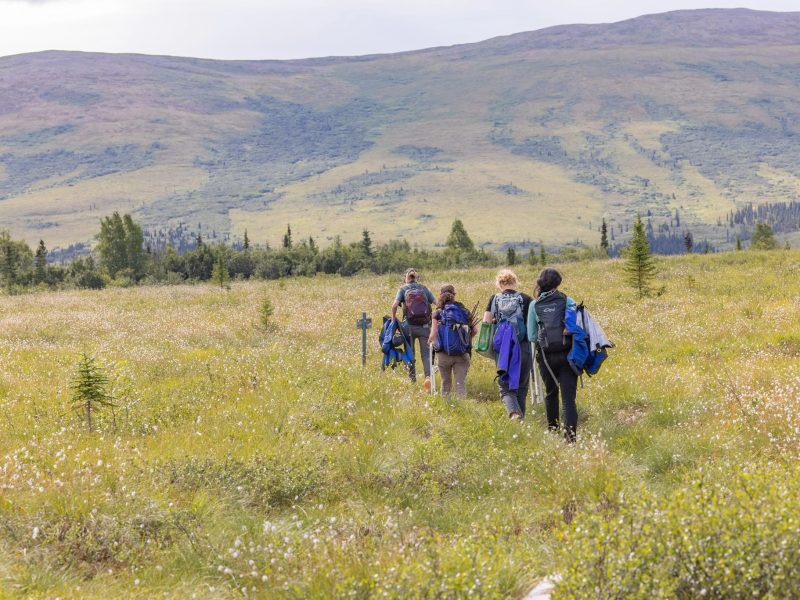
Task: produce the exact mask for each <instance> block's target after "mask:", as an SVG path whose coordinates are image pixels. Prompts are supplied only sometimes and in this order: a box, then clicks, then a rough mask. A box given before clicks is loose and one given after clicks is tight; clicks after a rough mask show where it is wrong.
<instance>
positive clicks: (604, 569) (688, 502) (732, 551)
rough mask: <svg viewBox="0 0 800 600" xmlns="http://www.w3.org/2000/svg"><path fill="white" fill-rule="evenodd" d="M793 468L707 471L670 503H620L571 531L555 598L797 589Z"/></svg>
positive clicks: (648, 498) (797, 503) (740, 594)
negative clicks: (563, 568) (564, 569)
mask: <svg viewBox="0 0 800 600" xmlns="http://www.w3.org/2000/svg"><path fill="white" fill-rule="evenodd" d="M798 515H800V477H798V474H797V471H796V469H782V468H775V467H772V468H767V469H764V470H753V469H745V470H744V471H741V470H739V469H734V470H729V469H719V468H711V469H708V470H705V471H701V472H700V473H699V476H698V478H697V479H696V480H694V481H690V482H687V483H686V484H684V485H683V486H681V487H680V488H679V489H677V490H676V491H674V492H673V493H671V494H670V495H669V496H667V497H665V498H654V497H653V496H652V495H651V494H649V493H648V492H646V491H645V490H641V491H639V493H638V494H637V496H636V499H635V500H634V501H631V500H623V499H621V498H620V499H614V500H612V501H610V502H609V503H608V505H607V507H606V509H605V510H603V511H601V512H598V513H595V514H587V515H586V516H585V517H583V518H580V519H578V520H577V521H576V522H574V523H573V524H572V527H571V528H570V530H569V531H568V532H567V533H566V535H565V538H566V544H565V546H564V548H563V549H562V552H561V554H562V560H563V561H564V563H566V564H569V565H570V567H569V569H567V570H566V571H564V572H563V579H562V580H561V581H560V582H559V583H558V585H557V589H556V591H555V593H554V595H553V598H554V599H558V598H575V599H578V598H589V597H592V598H703V597H706V598H745V597H754V598H790V597H794V596H795V594H796V591H797V590H798V589H800V570H798V569H797V565H798V564H800V546H798V544H797V531H798V528H799V527H800V518H798Z"/></svg>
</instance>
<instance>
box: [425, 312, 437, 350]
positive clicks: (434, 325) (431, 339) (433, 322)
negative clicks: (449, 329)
mask: <svg viewBox="0 0 800 600" xmlns="http://www.w3.org/2000/svg"><path fill="white" fill-rule="evenodd" d="M438 333H439V320H438V319H437V318H436V317H434V318H433V319H431V334H430V335H429V336H428V345H429V346H432V345H433V343H434V342H435V341H436V334H438Z"/></svg>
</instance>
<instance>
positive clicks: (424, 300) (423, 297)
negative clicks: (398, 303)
mask: <svg viewBox="0 0 800 600" xmlns="http://www.w3.org/2000/svg"><path fill="white" fill-rule="evenodd" d="M403 305H404V308H403V311H404V314H405V316H406V320H407V321H408V322H409V323H410V324H411V325H427V324H428V323H430V322H431V304H430V302H428V295H427V294H426V293H425V288H423V287H421V286H414V287H410V288H408V289H407V290H406V293H405V297H404V299H403Z"/></svg>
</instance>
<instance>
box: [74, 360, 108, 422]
mask: <svg viewBox="0 0 800 600" xmlns="http://www.w3.org/2000/svg"><path fill="white" fill-rule="evenodd" d="M109 386H110V381H109V379H108V376H107V375H106V374H105V372H104V370H103V368H102V367H101V366H100V365H98V364H97V361H96V360H95V359H94V357H93V356H91V355H90V354H87V353H86V352H83V353H81V358H80V360H79V361H78V365H77V367H76V369H75V374H74V375H73V377H72V380H71V381H70V389H71V390H72V402H73V405H72V407H73V408H74V409H76V410H80V411H82V412H83V415H84V417H85V418H86V428H87V429H88V431H89V432H91V431H92V411H95V410H98V409H99V408H101V407H103V406H113V402H112V400H113V398H112V397H111V394H110V393H109Z"/></svg>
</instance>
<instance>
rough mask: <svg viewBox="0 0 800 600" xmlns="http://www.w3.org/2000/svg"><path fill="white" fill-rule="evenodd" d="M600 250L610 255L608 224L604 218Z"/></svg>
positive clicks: (601, 228) (601, 227)
mask: <svg viewBox="0 0 800 600" xmlns="http://www.w3.org/2000/svg"><path fill="white" fill-rule="evenodd" d="M600 248H602V249H603V250H604V251H605V253H606V255H608V250H609V246H608V225H607V224H606V220H605V218H603V224H602V225H601V226H600Z"/></svg>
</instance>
